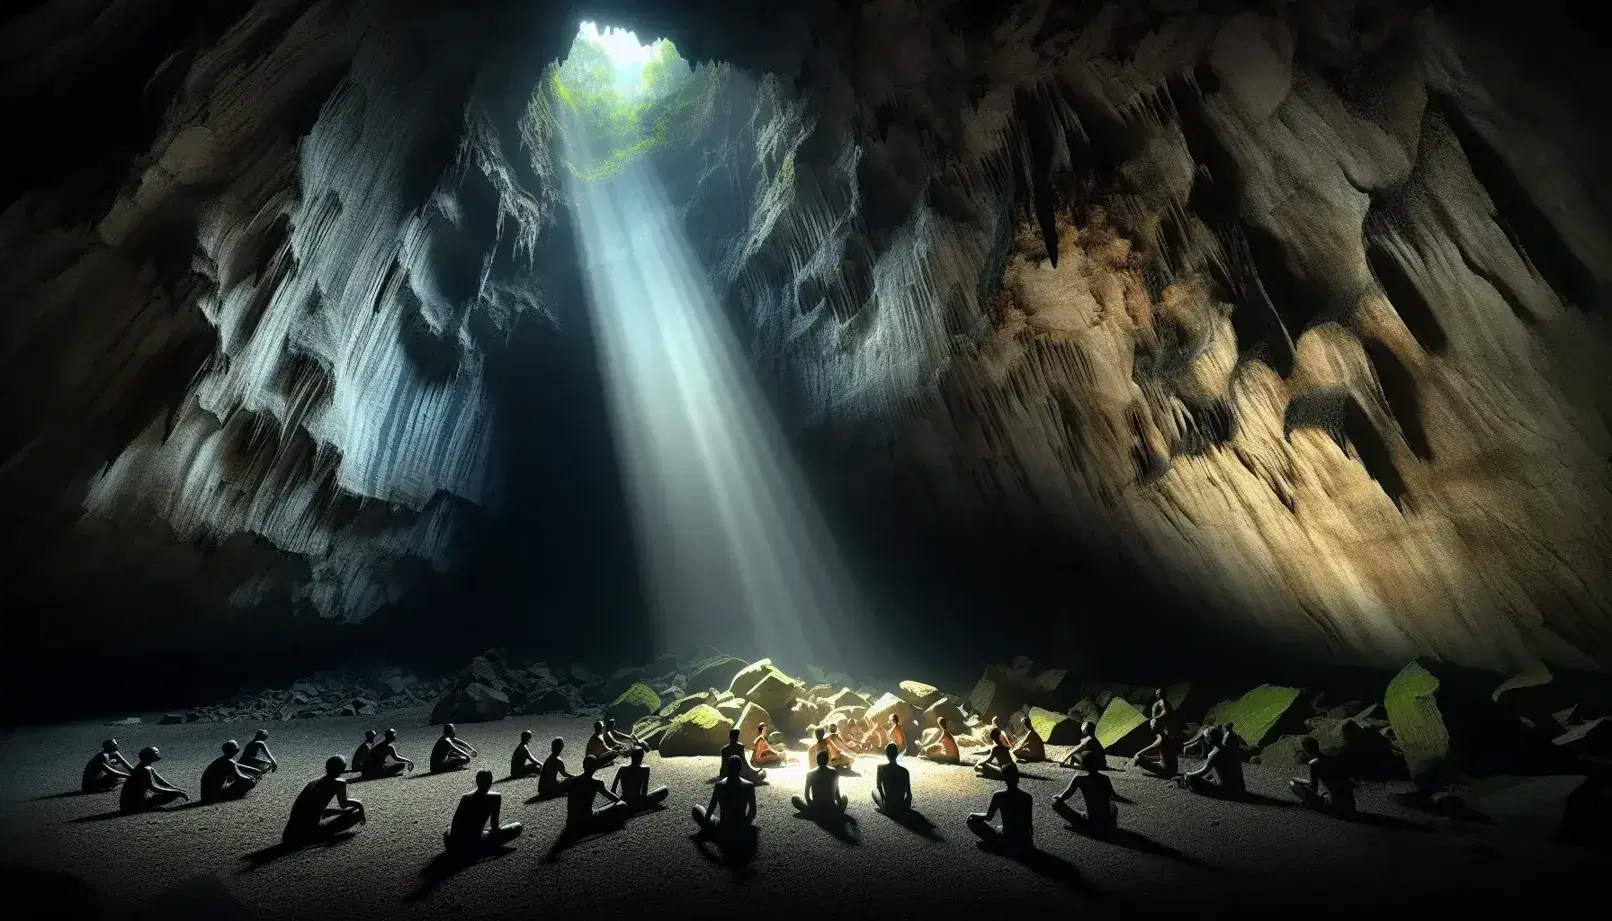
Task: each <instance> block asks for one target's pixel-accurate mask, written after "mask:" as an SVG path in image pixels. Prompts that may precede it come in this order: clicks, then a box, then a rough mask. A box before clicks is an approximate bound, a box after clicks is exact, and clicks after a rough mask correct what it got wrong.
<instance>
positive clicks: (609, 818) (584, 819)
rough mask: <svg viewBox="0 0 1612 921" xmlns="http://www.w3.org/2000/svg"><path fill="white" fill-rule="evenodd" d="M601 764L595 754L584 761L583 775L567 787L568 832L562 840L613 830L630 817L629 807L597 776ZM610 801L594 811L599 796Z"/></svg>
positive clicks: (566, 816) (585, 757) (566, 822)
mask: <svg viewBox="0 0 1612 921" xmlns="http://www.w3.org/2000/svg"><path fill="white" fill-rule="evenodd" d="M598 770H599V761H598V759H597V758H595V757H594V756H592V755H585V756H584V757H583V758H582V773H580V774H578V775H577V776H575V777H573V778H571V782H570V783H568V784H566V790H565V797H566V808H565V830H564V832H563V834H562V839H576V838H580V837H582V836H584V835H590V834H593V833H595V832H604V831H611V830H613V829H616V828H619V827H621V823H622V822H624V821H626V819H627V815H628V808H627V804H626V803H624V802H622V801H621V798H620V797H618V796H616V795H615V794H614V793H611V792H610V791H609V790H607V789H605V785H604V781H602V780H600V779H599V778H598V777H596V776H594V774H595V772H596V771H598ZM600 796H602V797H604V798H605V799H607V800H609V801H610V802H609V803H607V804H606V805H603V806H600V807H599V808H598V809H595V808H593V801H594V799H595V798H596V797H600Z"/></svg>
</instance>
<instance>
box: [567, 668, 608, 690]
mask: <svg viewBox="0 0 1612 921" xmlns="http://www.w3.org/2000/svg"><path fill="white" fill-rule="evenodd" d="M566 674H567V675H568V676H569V677H570V679H571V684H573V685H575V686H576V687H577V688H579V689H581V690H583V691H590V690H592V689H593V688H597V687H598V686H599V685H602V684H604V681H605V679H604V676H603V675H601V674H599V673H598V672H596V671H594V670H593V669H591V668H589V667H588V666H586V665H584V664H582V663H581V662H572V663H571V667H570V668H568V669H566Z"/></svg>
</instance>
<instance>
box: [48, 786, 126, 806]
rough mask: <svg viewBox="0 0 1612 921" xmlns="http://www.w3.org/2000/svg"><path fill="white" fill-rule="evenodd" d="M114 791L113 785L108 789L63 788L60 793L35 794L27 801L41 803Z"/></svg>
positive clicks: (115, 790)
mask: <svg viewBox="0 0 1612 921" xmlns="http://www.w3.org/2000/svg"><path fill="white" fill-rule="evenodd" d="M115 792H117V788H116V787H113V788H112V789H110V790H63V791H62V792H60V793H46V794H45V795H44V796H36V797H34V798H33V799H31V800H29V802H30V803H42V802H44V801H46V800H52V799H72V798H73V797H75V796H100V795H101V794H103V793H115Z"/></svg>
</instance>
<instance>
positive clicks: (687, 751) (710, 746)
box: [659, 704, 733, 758]
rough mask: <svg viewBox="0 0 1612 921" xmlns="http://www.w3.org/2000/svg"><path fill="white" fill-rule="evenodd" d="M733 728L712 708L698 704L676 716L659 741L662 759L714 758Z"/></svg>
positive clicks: (726, 742) (722, 715)
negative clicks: (729, 730)
mask: <svg viewBox="0 0 1612 921" xmlns="http://www.w3.org/2000/svg"><path fill="white" fill-rule="evenodd" d="M732 725H733V722H732V720H730V719H729V718H728V717H727V716H726V715H724V714H723V713H722V712H721V711H719V710H717V709H716V708H715V707H710V706H707V705H705V704H701V705H699V706H697V707H694V708H693V709H691V710H689V711H688V712H686V713H683V714H680V715H679V716H677V717H676V718H674V719H673V720H671V722H670V723H669V724H668V725H667V727H666V733H665V735H663V736H662V737H661V739H660V746H659V751H660V754H661V757H662V758H683V757H698V756H709V757H713V758H714V757H716V755H717V753H718V752H720V751H721V750H722V746H724V745H726V744H728V729H729V728H731V727H732Z"/></svg>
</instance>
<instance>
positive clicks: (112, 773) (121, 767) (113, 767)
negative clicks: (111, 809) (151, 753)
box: [79, 739, 134, 793]
mask: <svg viewBox="0 0 1612 921" xmlns="http://www.w3.org/2000/svg"><path fill="white" fill-rule="evenodd" d="M133 772H134V765H132V764H130V763H129V759H127V758H125V757H123V752H121V751H119V750H118V740H117V739H107V740H106V741H105V742H102V743H101V750H100V751H98V752H96V753H95V754H94V755H92V756H91V757H90V760H89V763H88V764H86V765H84V779H83V780H82V781H81V783H80V786H79V789H81V790H83V791H84V792H85V793H105V792H106V791H108V790H110V789H112V788H113V787H116V786H117V785H118V784H120V783H122V782H123V781H125V780H127V779H129V775H130V774H131V773H133Z"/></svg>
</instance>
